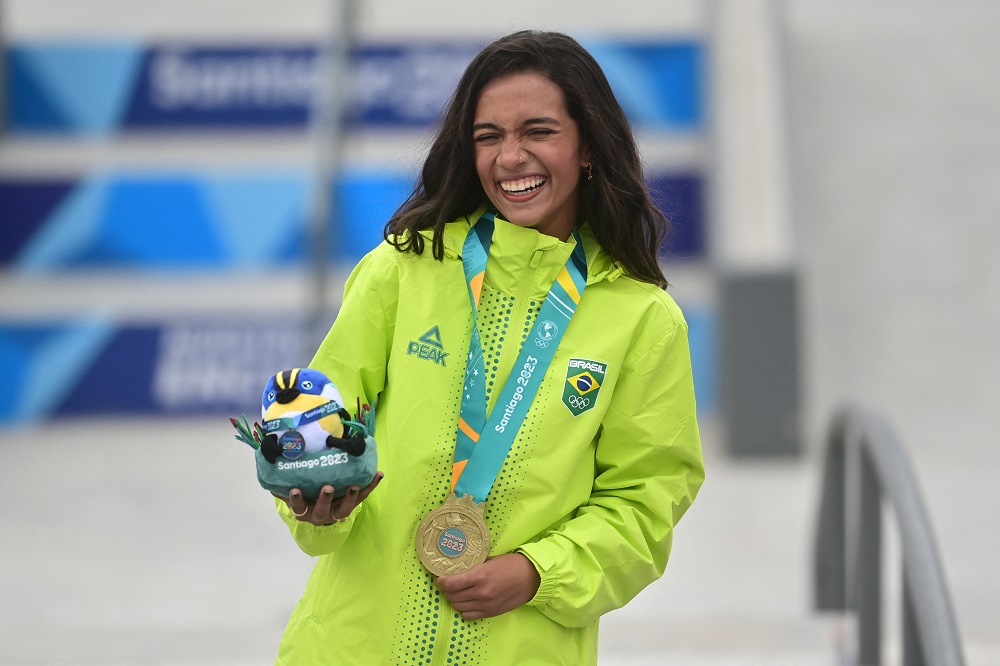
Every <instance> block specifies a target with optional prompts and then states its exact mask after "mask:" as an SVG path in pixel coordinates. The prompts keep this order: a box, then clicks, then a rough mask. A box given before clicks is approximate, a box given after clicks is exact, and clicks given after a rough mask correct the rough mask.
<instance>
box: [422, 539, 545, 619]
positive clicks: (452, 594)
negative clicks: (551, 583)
mask: <svg viewBox="0 0 1000 666" xmlns="http://www.w3.org/2000/svg"><path fill="white" fill-rule="evenodd" d="M541 582H542V579H541V577H540V576H539V575H538V571H536V570H535V565H534V564H532V563H531V560H529V559H528V558H527V557H525V556H524V555H522V554H521V553H508V554H506V555H499V556H497V557H491V558H489V559H488V560H486V561H485V562H483V563H482V564H480V565H479V566H477V567H473V568H471V569H469V570H468V571H465V572H463V573H460V574H452V575H450V576H441V577H440V578H438V579H437V586H438V589H440V590H441V591H442V592H444V596H445V597H446V598H447V599H448V601H449V602H450V603H451V605H452V607H453V608H454V609H455V610H457V611H458V612H460V613H461V614H462V617H463V618H465V619H466V620H480V619H482V618H484V617H493V616H495V615H500V614H502V613H506V612H507V611H509V610H514V609H515V608H517V607H518V606H523V605H524V604H526V603H528V602H529V601H531V598H532V597H533V596H535V592H537V591H538V586H539V585H540V584H541Z"/></svg>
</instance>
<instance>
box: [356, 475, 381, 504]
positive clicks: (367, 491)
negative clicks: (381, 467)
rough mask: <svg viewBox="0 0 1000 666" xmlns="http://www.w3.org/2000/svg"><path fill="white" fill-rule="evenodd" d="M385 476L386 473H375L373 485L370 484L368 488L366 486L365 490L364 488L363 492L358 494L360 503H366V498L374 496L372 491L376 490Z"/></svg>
mask: <svg viewBox="0 0 1000 666" xmlns="http://www.w3.org/2000/svg"><path fill="white" fill-rule="evenodd" d="M383 476H385V473H384V472H376V473H375V478H374V479H372V481H371V483H369V484H368V485H367V486H365V487H364V488H362V489H361V491H360V492H359V493H358V502H359V503H360V502H364V501H365V498H367V497H368V496H369V495H371V494H372V491H373V490H375V488H376V487H378V484H379V482H380V481H381V480H382V477H383Z"/></svg>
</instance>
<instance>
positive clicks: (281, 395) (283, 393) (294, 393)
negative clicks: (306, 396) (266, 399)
mask: <svg viewBox="0 0 1000 666" xmlns="http://www.w3.org/2000/svg"><path fill="white" fill-rule="evenodd" d="M299 393H300V391H299V390H298V389H297V388H286V389H281V390H280V391H278V397H277V398H275V400H277V401H278V402H279V403H281V404H282V405H287V404H288V403H290V402H291V401H292V400H295V399H296V398H297V397H299Z"/></svg>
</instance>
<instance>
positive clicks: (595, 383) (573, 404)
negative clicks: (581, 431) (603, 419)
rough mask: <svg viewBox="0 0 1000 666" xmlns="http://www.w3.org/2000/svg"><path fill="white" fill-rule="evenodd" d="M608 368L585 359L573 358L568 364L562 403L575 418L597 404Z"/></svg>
mask: <svg viewBox="0 0 1000 666" xmlns="http://www.w3.org/2000/svg"><path fill="white" fill-rule="evenodd" d="M607 371H608V366H607V365H605V364H604V363H600V362H598V361H591V360H589V359H585V358H571V359H570V360H569V363H567V364H566V383H565V384H563V394H562V403H563V404H564V405H566V409H568V410H569V411H570V413H571V414H573V416H579V415H580V414H583V413H584V412H587V411H590V410H591V409H593V408H594V405H596V404H597V396H598V394H600V392H601V385H602V384H604V375H605V374H607Z"/></svg>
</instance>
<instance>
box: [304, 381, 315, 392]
mask: <svg viewBox="0 0 1000 666" xmlns="http://www.w3.org/2000/svg"><path fill="white" fill-rule="evenodd" d="M312 387H313V383H312V382H311V381H309V380H308V379H307V380H305V381H304V382H302V388H304V389H305V390H307V391H308V390H309V389H311V388H312Z"/></svg>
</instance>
